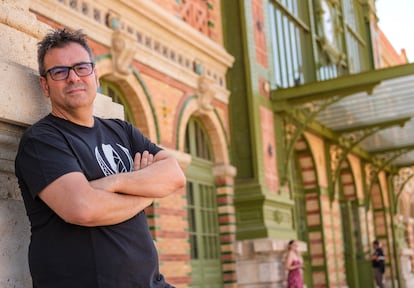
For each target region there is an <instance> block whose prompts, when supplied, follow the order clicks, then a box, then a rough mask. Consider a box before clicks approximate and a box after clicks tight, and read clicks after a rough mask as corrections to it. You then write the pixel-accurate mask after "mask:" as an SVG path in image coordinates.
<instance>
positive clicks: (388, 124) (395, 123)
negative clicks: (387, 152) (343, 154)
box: [334, 117, 411, 134]
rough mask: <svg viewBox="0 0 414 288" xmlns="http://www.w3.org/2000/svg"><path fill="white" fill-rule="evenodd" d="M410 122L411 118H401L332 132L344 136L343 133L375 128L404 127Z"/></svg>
mask: <svg viewBox="0 0 414 288" xmlns="http://www.w3.org/2000/svg"><path fill="white" fill-rule="evenodd" d="M410 120H411V117H402V118H397V119H393V120H387V121H381V122H376V123H372V124H367V125H361V126H353V127H349V128H346V129H341V130H334V132H336V133H338V134H345V133H352V132H357V131H365V130H371V129H376V128H380V129H381V128H382V129H386V128H389V127H393V126H401V127H404V125H405V123H407V122H408V121H410Z"/></svg>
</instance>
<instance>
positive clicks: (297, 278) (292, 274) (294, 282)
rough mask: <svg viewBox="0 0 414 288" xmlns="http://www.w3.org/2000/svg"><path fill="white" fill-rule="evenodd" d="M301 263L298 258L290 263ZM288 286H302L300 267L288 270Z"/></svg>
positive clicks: (291, 287) (290, 287)
mask: <svg viewBox="0 0 414 288" xmlns="http://www.w3.org/2000/svg"><path fill="white" fill-rule="evenodd" d="M298 264H301V263H300V261H299V260H293V261H292V265H298ZM287 287H288V288H303V280H302V271H301V268H296V269H293V270H289V273H288V277H287Z"/></svg>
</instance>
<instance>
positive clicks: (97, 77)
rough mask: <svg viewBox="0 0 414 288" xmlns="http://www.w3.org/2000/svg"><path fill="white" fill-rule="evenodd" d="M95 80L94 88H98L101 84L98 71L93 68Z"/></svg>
mask: <svg viewBox="0 0 414 288" xmlns="http://www.w3.org/2000/svg"><path fill="white" fill-rule="evenodd" d="M94 74H95V81H96V88H99V86H101V84H100V83H99V75H98V71H96V69H95V72H94Z"/></svg>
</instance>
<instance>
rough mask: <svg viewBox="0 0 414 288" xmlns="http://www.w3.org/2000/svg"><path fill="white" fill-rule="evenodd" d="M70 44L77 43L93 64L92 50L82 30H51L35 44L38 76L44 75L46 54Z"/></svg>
mask: <svg viewBox="0 0 414 288" xmlns="http://www.w3.org/2000/svg"><path fill="white" fill-rule="evenodd" d="M70 43H77V44H79V45H81V46H82V47H83V48H85V50H86V52H88V54H89V58H90V60H91V62H94V57H93V53H92V50H91V48H90V47H89V45H88V43H87V41H86V34H84V33H83V32H82V30H76V31H70V30H68V29H66V28H63V29H56V30H52V31H51V32H49V33H48V34H46V36H45V37H44V38H43V40H42V41H40V42H39V43H38V44H37V47H38V48H37V63H38V65H39V74H40V76H45V74H46V70H45V66H44V60H45V56H46V53H47V52H48V51H49V50H51V49H53V48H63V47H65V46H67V45H68V44H70Z"/></svg>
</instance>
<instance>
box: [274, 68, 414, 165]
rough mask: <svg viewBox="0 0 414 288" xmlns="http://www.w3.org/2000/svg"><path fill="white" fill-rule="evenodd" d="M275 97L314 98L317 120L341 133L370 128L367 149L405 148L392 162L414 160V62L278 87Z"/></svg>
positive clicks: (295, 104)
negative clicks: (325, 79) (297, 85)
mask: <svg viewBox="0 0 414 288" xmlns="http://www.w3.org/2000/svg"><path fill="white" fill-rule="evenodd" d="M335 97H336V98H337V99H336V100H335ZM272 99H273V100H275V101H278V100H286V101H287V102H288V103H289V104H291V105H293V107H301V106H302V107H303V106H306V105H308V106H309V104H310V103H312V105H313V106H316V110H318V109H320V111H319V112H318V113H317V114H316V115H317V116H316V117H315V120H316V121H317V122H319V123H320V124H322V125H323V126H325V127H327V128H329V129H330V130H332V131H333V133H335V134H336V135H338V137H340V136H341V135H344V134H352V133H353V134H358V133H359V134H364V133H365V135H366V136H365V137H363V138H361V139H363V140H361V141H360V142H359V143H358V146H359V147H361V148H362V149H363V150H365V151H367V152H369V153H370V154H372V155H373V156H374V155H377V154H381V153H382V154H384V153H399V154H398V155H400V156H397V157H394V158H393V159H392V161H390V164H392V165H395V166H397V167H398V166H411V165H414V118H413V119H412V117H413V116H414V64H406V65H401V66H395V67H391V68H385V69H381V70H374V71H370V72H364V73H360V74H354V75H349V76H345V77H341V78H337V79H332V80H327V81H321V82H317V83H311V84H307V85H302V86H299V87H294V88H289V89H282V90H279V89H278V90H274V91H272ZM332 99H333V100H334V101H331V100H332ZM329 101H331V103H329V104H328V105H326V103H328V102H329ZM298 105H299V106H298ZM323 105H326V107H324V106H323ZM313 109H315V107H314V108H313ZM370 129H371V130H370ZM367 131H368V132H367ZM369 131H371V132H372V133H371V132H369Z"/></svg>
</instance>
